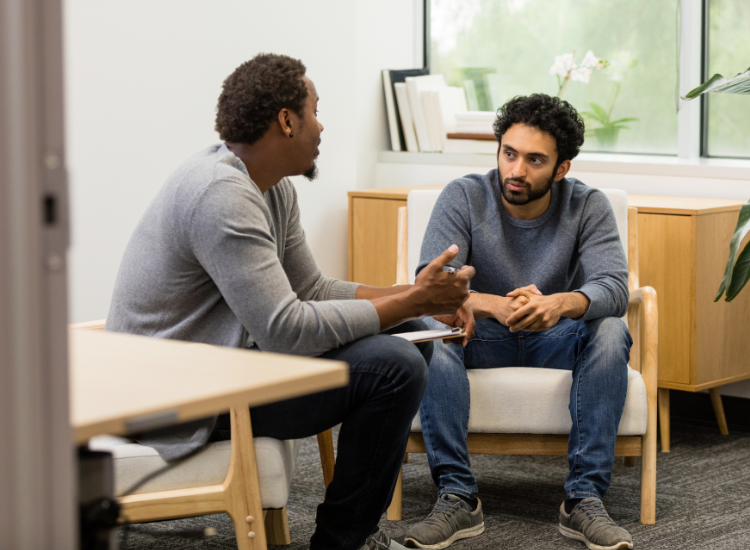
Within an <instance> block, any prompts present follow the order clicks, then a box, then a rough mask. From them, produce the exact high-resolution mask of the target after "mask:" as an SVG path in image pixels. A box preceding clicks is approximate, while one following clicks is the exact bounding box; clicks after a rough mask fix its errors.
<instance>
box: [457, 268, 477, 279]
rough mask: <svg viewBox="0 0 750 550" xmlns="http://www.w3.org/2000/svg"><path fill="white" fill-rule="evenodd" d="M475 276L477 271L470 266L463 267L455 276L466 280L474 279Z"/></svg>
mask: <svg viewBox="0 0 750 550" xmlns="http://www.w3.org/2000/svg"><path fill="white" fill-rule="evenodd" d="M476 274H477V270H476V269H474V268H473V267H472V266H470V265H465V266H463V267H462V268H461V271H457V272H456V275H458V276H459V277H464V278H465V279H467V280H469V279H472V278H474V275H476Z"/></svg>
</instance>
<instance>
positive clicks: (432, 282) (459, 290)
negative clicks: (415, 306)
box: [414, 244, 476, 315]
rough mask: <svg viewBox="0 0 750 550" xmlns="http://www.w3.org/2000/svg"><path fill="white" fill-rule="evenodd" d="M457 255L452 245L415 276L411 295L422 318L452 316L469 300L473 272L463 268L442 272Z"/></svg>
mask: <svg viewBox="0 0 750 550" xmlns="http://www.w3.org/2000/svg"><path fill="white" fill-rule="evenodd" d="M457 254H458V247H457V246H456V245H455V244H454V245H451V246H450V247H449V248H448V250H446V251H445V252H443V253H442V254H441V255H440V256H438V257H437V258H435V259H434V260H432V261H431V262H430V263H429V264H427V266H426V267H425V268H424V269H423V270H422V271H421V272H420V273H419V275H417V278H416V280H415V281H414V291H415V294H416V295H417V296H418V299H419V301H420V302H421V305H422V307H423V308H424V311H425V315H446V314H448V315H453V314H455V313H456V311H457V310H458V308H460V307H461V306H462V305H463V303H464V302H466V300H468V299H469V281H470V280H471V278H472V277H474V275H475V274H476V271H475V269H474V268H473V267H471V266H466V265H465V266H463V267H462V268H461V269H460V270H459V271H456V272H453V273H450V272H447V271H443V268H444V267H445V266H446V265H448V264H449V263H450V262H451V261H453V260H454V259H455V257H456V255H457Z"/></svg>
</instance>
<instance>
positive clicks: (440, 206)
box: [417, 180, 471, 274]
mask: <svg viewBox="0 0 750 550" xmlns="http://www.w3.org/2000/svg"><path fill="white" fill-rule="evenodd" d="M470 218H471V215H470V211H469V200H468V198H467V197H466V193H465V192H464V190H463V188H462V186H461V184H460V183H458V180H456V181H452V182H451V183H449V184H448V185H446V186H445V189H443V192H442V193H440V196H439V197H438V200H437V202H436V203H435V208H433V210H432V215H431V216H430V221H429V223H428V224H427V230H426V231H425V234H424V240H423V241H422V250H421V251H420V254H419V264H418V266H417V274H419V272H420V271H422V270H423V269H424V268H425V267H426V266H427V264H429V263H430V262H431V261H432V260H434V259H435V258H437V257H438V256H440V254H442V253H443V252H445V250H446V249H447V248H448V247H449V246H450V245H452V244H455V245H456V246H458V255H457V256H456V257H455V258H454V259H453V261H452V262H451V263H450V264H449V265H450V266H451V267H454V268H456V269H460V268H461V267H462V266H463V265H464V264H466V263H467V261H469V259H470V253H471V221H470Z"/></svg>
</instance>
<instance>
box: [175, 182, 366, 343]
mask: <svg viewBox="0 0 750 550" xmlns="http://www.w3.org/2000/svg"><path fill="white" fill-rule="evenodd" d="M271 224H272V220H271V216H270V212H269V210H268V207H267V205H266V204H265V202H264V200H263V197H262V195H260V193H258V192H257V191H255V190H252V189H250V188H249V187H248V186H247V185H245V184H244V183H242V182H240V181H232V180H231V179H225V180H218V181H215V182H213V183H212V184H211V185H210V186H209V187H208V189H207V190H206V192H205V193H204V195H203V196H202V197H201V200H200V201H199V202H198V204H197V205H196V206H195V208H194V211H193V214H192V217H191V225H190V242H191V246H192V248H193V251H194V253H195V256H196V258H197V259H198V261H199V262H200V263H201V265H202V266H203V268H204V269H205V270H206V272H207V273H208V274H209V276H210V277H211V279H212V280H213V282H214V283H215V284H216V286H217V287H218V289H219V292H220V293H221V295H222V297H223V298H224V300H226V302H227V304H228V305H229V307H230V308H231V309H232V311H233V312H234V314H235V315H236V316H237V318H238V319H239V320H240V322H241V323H242V325H243V326H244V327H245V329H246V330H247V332H248V333H249V336H250V338H251V339H252V340H253V341H254V342H255V343H256V344H257V345H258V347H259V348H260V349H261V350H263V351H275V352H283V353H291V354H295V355H308V356H315V355H320V354H321V353H323V352H325V351H327V350H329V349H332V348H335V347H338V346H340V345H342V344H345V343H347V342H351V341H353V340H356V339H357V338H361V337H363V336H368V335H371V334H376V333H377V332H378V331H379V329H380V321H379V318H378V314H377V311H376V310H375V307H374V306H373V305H372V304H371V303H370V302H369V301H367V300H348V301H326V302H306V301H302V300H300V299H299V298H298V296H297V294H296V293H295V292H294V290H293V289H292V286H291V284H290V281H289V279H288V278H287V275H286V273H285V272H284V268H283V266H282V265H281V262H280V261H279V258H278V256H277V252H276V243H275V241H274V238H273V235H272V231H271Z"/></svg>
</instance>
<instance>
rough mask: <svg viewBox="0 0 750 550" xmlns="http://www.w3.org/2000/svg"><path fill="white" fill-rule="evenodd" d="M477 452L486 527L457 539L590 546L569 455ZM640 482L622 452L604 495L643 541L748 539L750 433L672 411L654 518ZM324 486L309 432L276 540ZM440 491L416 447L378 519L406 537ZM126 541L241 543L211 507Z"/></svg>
mask: <svg viewBox="0 0 750 550" xmlns="http://www.w3.org/2000/svg"><path fill="white" fill-rule="evenodd" d="M473 458H474V460H473V470H474V472H475V474H476V477H477V480H478V482H479V489H480V493H481V494H480V498H481V499H482V502H483V504H484V520H485V524H486V530H485V532H484V534H483V535H481V536H479V537H476V538H473V539H469V540H465V541H460V542H458V543H456V544H454V545H453V546H451V548H455V549H456V550H461V549H469V548H470V549H498V548H509V549H516V548H535V549H537V548H538V549H560V548H563V549H566V548H570V549H578V550H581V549H583V548H585V547H584V545H583V544H582V543H580V542H576V541H571V540H568V539H565V538H564V537H562V536H561V535H560V534H559V533H558V532H557V510H558V507H559V506H560V502H561V501H562V498H563V490H562V484H563V482H564V480H565V476H566V474H567V464H566V460H565V458H562V457H491V456H476V457H473ZM639 484H640V463H639V464H638V465H637V466H636V467H633V468H630V467H626V466H624V465H623V463H622V460H618V461H617V462H616V464H615V469H614V472H613V476H612V486H611V488H610V490H609V493H608V494H607V497H606V498H605V505H606V507H607V510H608V511H609V513H610V515H611V516H612V517H613V519H615V521H617V522H618V523H619V524H620V525H622V526H623V527H625V528H627V529H628V530H629V531H630V532H631V533H632V534H633V540H634V542H635V546H636V548H649V549H659V548H664V549H667V548H668V549H675V548H679V549H693V548H711V549H730V548H731V549H735V548H736V549H747V548H750V433H748V432H739V431H733V432H732V433H731V434H730V435H728V436H721V435H720V434H719V433H718V429H717V428H715V427H714V426H710V425H701V424H697V423H687V422H679V421H674V422H673V424H672V452H671V453H659V458H658V481H657V504H656V525H651V526H645V525H641V524H640V523H639V498H640V488H639ZM323 490H324V489H323V478H322V473H321V470H320V461H319V458H318V447H317V443H316V441H315V438H310V439H308V440H306V441H305V443H304V446H303V447H302V449H301V452H300V459H299V463H298V469H297V470H296V472H295V479H294V482H293V483H292V491H291V497H290V501H289V505H288V509H289V523H290V528H291V534H292V544H291V545H290V546H278V547H272V548H277V549H283V548H287V549H289V550H298V549H304V548H308V541H309V538H310V535H311V534H312V531H313V529H314V526H315V523H314V518H315V507H316V505H317V504H318V503H319V502H320V501H321V500H322V498H323ZM436 496H437V493H436V491H435V488H434V486H433V484H432V481H431V479H430V474H429V469H428V467H427V460H426V457H425V455H412V456H411V461H410V463H409V464H406V465H405V467H404V502H403V506H404V520H403V521H399V522H388V521H386V520H385V519H384V520H383V521H382V522H381V527H382V528H383V529H384V530H385V531H386V532H387V533H388V534H390V535H391V536H392V537H394V538H396V539H397V540H400V539H401V537H402V536H403V534H404V532H405V530H406V529H407V527H408V526H409V525H411V524H413V523H415V522H417V521H419V520H420V519H421V518H423V517H424V516H426V515H427V514H428V513H429V511H430V509H431V507H432V504H433V502H434V499H435V498H436ZM204 527H214V528H215V529H216V530H217V531H218V534H217V535H216V536H213V537H209V538H207V539H203V540H191V539H188V538H185V537H182V536H178V535H176V534H175V533H174V532H175V531H178V530H183V529H202V528H204ZM124 548H126V549H138V550H156V549H169V550H177V549H191V550H192V549H205V550H209V549H211V550H219V549H221V550H224V549H231V548H236V543H235V538H234V531H233V528H232V524H231V522H230V521H229V518H228V517H227V516H225V515H213V516H205V517H202V518H193V519H185V520H177V521H165V522H159V523H150V524H141V525H133V526H131V527H130V528H129V534H128V541H127V544H126V545H125V546H124Z"/></svg>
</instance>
